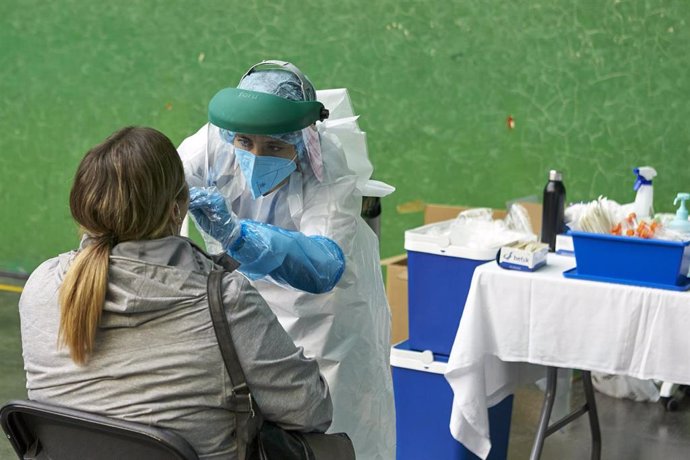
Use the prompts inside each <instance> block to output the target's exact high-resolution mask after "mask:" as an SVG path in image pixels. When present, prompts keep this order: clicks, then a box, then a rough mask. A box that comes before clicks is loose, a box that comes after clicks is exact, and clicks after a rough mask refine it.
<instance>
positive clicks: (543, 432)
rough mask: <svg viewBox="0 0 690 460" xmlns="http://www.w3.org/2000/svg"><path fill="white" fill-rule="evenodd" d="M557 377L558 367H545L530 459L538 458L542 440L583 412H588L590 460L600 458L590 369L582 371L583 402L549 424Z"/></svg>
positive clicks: (599, 439) (595, 405)
mask: <svg viewBox="0 0 690 460" xmlns="http://www.w3.org/2000/svg"><path fill="white" fill-rule="evenodd" d="M557 377H558V369H557V368H555V367H548V366H547V368H546V392H545V393H544V405H543V406H542V408H541V416H540V418H539V428H538V429H537V434H536V436H535V438H534V445H533V446H532V453H531V455H530V457H529V458H530V460H539V459H540V458H541V452H542V449H543V448H544V441H545V440H546V437H547V436H550V435H552V434H553V433H555V432H556V431H558V430H560V429H561V428H563V427H564V426H566V425H567V424H569V423H570V422H572V421H573V420H575V419H576V418H578V417H579V416H581V415H583V414H584V413H585V412H588V413H589V431H590V433H591V434H592V460H599V459H600V458H601V430H600V429H599V417H598V414H597V402H596V400H595V399H594V387H593V386H592V373H591V372H590V371H582V385H583V386H584V390H585V400H586V402H585V404H584V405H583V406H582V407H580V408H579V409H576V410H575V411H573V412H571V413H570V414H568V415H566V416H565V417H563V418H562V419H560V420H558V421H557V422H555V423H553V424H552V425H549V420H550V418H551V410H552V409H553V403H554V401H555V399H556V381H557Z"/></svg>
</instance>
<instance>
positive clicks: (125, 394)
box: [19, 237, 332, 459]
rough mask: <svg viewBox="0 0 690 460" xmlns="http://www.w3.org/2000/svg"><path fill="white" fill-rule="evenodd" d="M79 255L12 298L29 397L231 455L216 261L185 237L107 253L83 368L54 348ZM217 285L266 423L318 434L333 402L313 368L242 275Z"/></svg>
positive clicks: (203, 451) (214, 455)
mask: <svg viewBox="0 0 690 460" xmlns="http://www.w3.org/2000/svg"><path fill="white" fill-rule="evenodd" d="M75 255H76V252H75V251H73V252H70V253H66V254H62V255H60V256H58V257H56V258H53V259H50V260H48V261H46V262H44V263H43V264H42V265H41V266H39V267H38V268H37V269H36V270H35V271H34V272H33V273H32V275H31V277H30V278H29V281H28V282H27V284H26V286H25V288H24V292H23V294H22V297H21V300H20V302H19V312H20V317H21V330H22V331H21V332H22V346H23V355H24V368H25V370H26V379H27V390H28V395H29V398H30V399H33V400H36V401H42V402H48V403H53V404H58V405H64V406H69V407H72V408H75V409H80V410H85V411H88V412H93V413H97V414H103V415H108V416H113V417H117V418H121V419H125V420H130V421H134V422H139V423H145V424H150V425H156V426H160V427H165V428H169V429H172V430H174V431H176V432H178V433H179V434H181V435H182V436H183V437H184V438H186V439H187V440H188V441H189V442H190V443H191V444H192V446H193V447H194V448H195V449H196V451H197V453H198V454H199V455H200V458H202V459H221V458H222V459H234V458H236V445H235V441H234V439H233V438H232V437H231V435H230V433H231V431H232V430H233V428H234V426H233V424H234V420H233V417H232V416H231V413H230V412H229V410H228V409H227V407H228V404H227V398H228V395H229V393H230V388H231V385H230V382H229V378H228V377H227V374H226V371H225V367H224V365H223V361H222V357H221V355H220V350H219V348H218V343H217V341H216V336H215V333H214V331H213V326H212V324H211V318H210V313H209V311H208V300H207V295H206V281H207V275H208V273H209V271H210V270H211V269H212V267H213V262H212V261H211V260H210V259H209V258H208V256H206V254H204V253H203V251H201V250H200V249H198V248H197V247H196V246H194V245H193V244H192V243H191V242H190V241H188V240H186V239H184V238H181V237H167V238H162V239H159V240H150V241H136V242H135V241H130V242H125V243H120V244H118V245H117V246H115V247H114V248H113V250H112V253H111V257H110V268H109V275H108V276H109V279H108V291H107V295H106V302H105V305H104V309H103V315H102V318H101V324H100V328H99V330H98V333H97V338H96V347H95V350H94V352H93V353H92V354H91V356H90V358H89V361H88V363H87V364H86V365H85V366H83V367H80V366H77V365H75V364H74V363H73V362H72V360H71V359H70V357H69V353H68V350H66V349H63V348H60V349H59V348H58V347H57V333H58V325H59V311H60V308H59V305H58V288H59V286H60V283H61V282H62V279H63V277H64V275H65V272H66V270H67V268H68V267H69V264H70V262H71V261H72V260H73V258H74V256H75ZM223 288H224V296H223V302H224V305H225V308H226V314H227V318H228V321H229V323H230V327H231V330H232V336H233V342H234V344H235V347H236V348H237V354H238V356H239V359H240V361H241V364H242V368H243V370H244V372H245V374H246V378H247V383H248V385H249V388H250V390H251V391H252V394H253V396H254V399H255V401H256V403H257V404H258V405H259V407H260V408H261V410H262V411H263V413H264V415H265V417H266V419H267V420H271V421H274V422H277V423H278V424H280V425H282V426H283V427H285V428H289V429H297V430H302V431H325V430H326V429H327V428H328V426H329V425H330V422H331V415H332V406H331V399H330V396H329V392H328V387H327V385H326V383H325V381H324V379H323V378H322V377H321V375H320V374H319V368H318V366H317V364H316V362H315V361H313V360H311V359H307V358H305V357H304V355H303V353H302V349H301V348H297V347H296V346H295V345H294V343H293V342H292V340H291V339H290V337H289V336H288V335H287V333H286V332H285V331H284V330H283V328H282V327H281V326H280V324H279V323H278V321H277V319H276V318H275V316H274V314H273V313H272V312H271V310H270V309H269V307H268V306H267V305H266V303H265V302H264V300H263V298H262V297H261V296H260V295H259V294H258V293H257V291H256V290H255V289H254V288H253V287H252V286H251V285H250V284H249V282H248V281H247V280H246V279H245V278H244V277H243V276H242V275H241V274H240V273H238V272H233V273H231V274H227V273H226V274H225V275H224V277H223Z"/></svg>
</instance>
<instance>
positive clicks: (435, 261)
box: [405, 221, 497, 355]
mask: <svg viewBox="0 0 690 460" xmlns="http://www.w3.org/2000/svg"><path fill="white" fill-rule="evenodd" d="M450 222H452V221H447V222H440V223H436V224H429V225H425V226H423V227H420V228H418V229H414V230H408V231H406V232H405V249H407V274H408V281H407V286H408V288H407V291H408V318H409V319H408V321H409V344H410V347H412V349H414V350H431V351H432V352H434V353H439V354H443V355H450V350H451V348H452V347H453V342H454V341H455V335H456V332H457V330H458V325H459V324H460V318H461V317H462V312H463V310H464V308H465V300H466V299H467V293H468V292H469V290H470V284H471V281H472V274H473V273H474V269H475V268H477V267H478V266H479V265H482V264H484V263H486V262H487V261H490V260H495V258H496V252H497V249H488V250H486V249H484V250H477V249H468V248H463V247H458V246H452V245H450V244H449V241H448V238H447V237H443V236H440V235H434V233H433V230H434V229H436V228H438V229H440V230H439V233H442V232H443V227H444V226H449V225H450ZM430 230H431V231H430Z"/></svg>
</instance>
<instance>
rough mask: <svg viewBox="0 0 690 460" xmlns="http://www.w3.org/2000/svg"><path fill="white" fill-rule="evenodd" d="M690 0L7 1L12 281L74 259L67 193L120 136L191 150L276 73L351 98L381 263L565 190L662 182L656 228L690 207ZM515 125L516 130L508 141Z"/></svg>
mask: <svg viewBox="0 0 690 460" xmlns="http://www.w3.org/2000/svg"><path fill="white" fill-rule="evenodd" d="M688 45H690V2H687V1H686V0H676V1H671V0H667V1H664V0H646V1H645V0H620V1H616V0H607V1H604V0H588V1H585V0H582V1H575V0H534V1H513V2H507V1H499V0H462V1H460V0H444V1H441V0H433V1H432V0H427V1H421V0H420V1H402V0H377V1H370V0H338V1H329V0H307V1H299V2H298V1H294V0H293V1H276V0H257V1H254V2H249V1H247V0H245V1H236V0H224V1H220V0H204V1H182V0H165V1H163V0H138V1H135V0H129V1H127V0H122V1H116V2H97V1H91V0H56V1H53V2H44V1H36V0H21V1H20V0H3V1H2V2H0V211H1V212H2V217H0V219H1V220H0V269H9V270H16V271H27V272H28V271H31V270H32V269H33V268H34V267H35V266H36V265H37V264H38V263H40V261H42V260H44V259H46V258H48V257H52V256H53V255H55V254H56V253H59V252H61V251H64V250H66V249H69V248H72V247H74V246H75V245H76V243H77V234H76V228H75V226H74V224H73V223H72V222H71V219H70V216H69V209H68V205H67V198H68V191H69V187H70V181H71V178H72V175H73V172H74V170H75V168H76V165H77V163H78V161H79V159H80V158H81V157H82V155H83V154H84V153H85V152H86V150H87V149H88V148H89V147H90V146H91V145H93V144H95V143H97V142H99V141H101V140H102V139H103V138H104V137H105V136H107V135H108V134H110V133H111V132H112V131H114V130H115V129H117V128H119V127H121V126H124V125H128V124H141V125H150V126H153V127H155V128H158V129H160V130H161V131H163V132H165V133H166V134H167V135H168V136H169V137H170V138H171V139H172V140H173V141H174V142H175V143H179V142H180V141H181V140H182V139H184V137H185V136H187V135H188V134H190V133H192V132H193V131H195V130H196V128H197V127H199V126H200V125H201V124H202V123H204V121H205V107H206V103H207V101H208V100H209V98H210V96H212V95H213V93H214V92H215V91H216V90H218V89H219V88H221V87H223V86H228V85H234V84H236V82H237V80H238V78H239V76H240V75H241V74H242V72H243V71H244V70H245V69H246V68H247V67H249V66H250V65H251V64H253V63H255V62H256V61H259V60H261V59H265V58H278V59H284V60H291V61H293V62H294V63H296V64H297V65H298V66H299V67H301V68H302V69H303V70H304V71H305V73H307V74H308V75H309V77H310V78H311V79H312V81H313V82H314V83H315V84H316V86H317V87H320V88H328V87H342V86H345V87H348V88H349V89H350V91H351V96H352V99H353V103H354V104H355V107H356V109H357V110H358V111H359V112H360V113H361V115H362V117H361V125H362V127H363V128H364V129H365V130H366V131H367V132H368V134H369V147H370V152H371V158H372V162H373V163H374V165H375V168H376V172H375V174H376V178H378V179H380V180H384V181H387V182H389V183H391V184H393V185H395V186H397V188H398V191H397V192H396V193H395V194H394V195H392V196H391V197H389V198H386V199H385V200H384V203H383V206H384V215H383V221H382V227H383V229H382V230H383V235H384V241H383V243H382V253H383V255H384V256H388V255H392V254H395V253H398V252H402V245H403V231H404V229H406V228H410V227H413V226H416V225H419V224H421V220H422V217H421V215H420V214H419V213H417V214H399V213H398V212H397V211H396V208H397V206H398V205H400V204H403V203H406V202H409V201H413V200H423V201H425V202H436V203H453V204H469V205H485V206H492V207H502V206H504V203H505V202H506V201H507V200H510V199H512V198H516V197H522V196H526V195H540V194H541V190H542V187H543V185H544V183H545V182H546V177H547V172H548V170H549V169H551V168H558V169H561V170H563V171H564V173H565V184H566V187H567V190H568V199H569V200H589V199H593V198H596V197H597V196H598V195H600V194H603V195H606V196H608V197H610V198H612V199H616V200H619V201H622V202H627V201H632V199H633V198H634V194H633V192H632V189H631V186H632V182H633V179H634V177H633V176H632V173H631V168H632V167H634V166H636V165H643V164H651V165H653V166H655V167H656V168H657V170H658V172H659V177H658V180H657V181H655V192H656V195H655V203H656V208H657V210H670V209H671V208H672V206H671V202H672V199H673V197H674V195H675V192H677V191H690V183H689V182H690V180H689V179H690V177H689V173H688V169H687V167H686V164H687V159H688V158H689V157H690V155H688V154H690V147H689V146H690V129H688V126H687V124H688V120H690V109H689V108H688V107H689V104H688V101H687V99H688V95H690V79H689V78H688V77H689V75H688V73H689V71H690V53H689V50H690V48H689V46H688ZM508 115H512V116H513V117H514V119H515V122H516V126H515V129H513V130H510V129H508V128H507V126H506V118H507V117H508Z"/></svg>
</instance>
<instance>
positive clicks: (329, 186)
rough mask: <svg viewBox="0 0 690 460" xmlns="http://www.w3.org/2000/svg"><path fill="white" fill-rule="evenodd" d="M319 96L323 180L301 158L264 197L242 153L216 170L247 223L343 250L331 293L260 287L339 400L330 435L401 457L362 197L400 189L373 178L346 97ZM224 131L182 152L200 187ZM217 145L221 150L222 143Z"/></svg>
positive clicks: (374, 252)
mask: <svg viewBox="0 0 690 460" xmlns="http://www.w3.org/2000/svg"><path fill="white" fill-rule="evenodd" d="M317 97H318V98H319V100H321V101H322V102H323V103H324V105H325V106H326V107H327V108H329V109H330V110H331V117H330V118H329V120H327V121H326V122H325V123H319V124H318V130H319V134H320V139H321V154H322V160H323V175H322V181H319V180H317V178H316V177H315V175H314V173H313V171H312V169H311V167H310V166H309V161H306V160H305V159H303V158H300V169H301V171H300V170H298V171H295V172H293V173H292V174H291V175H290V177H289V180H288V183H287V184H285V185H284V186H282V187H281V188H280V189H278V190H277V191H275V192H273V193H270V194H268V195H266V196H262V197H259V198H258V199H254V198H253V197H252V196H251V193H250V191H249V188H248V187H247V186H246V182H245V179H244V176H243V175H242V173H241V171H240V168H239V165H238V164H237V161H235V158H234V154H232V153H231V154H230V155H227V156H222V155H214V156H213V158H223V160H222V163H223V164H222V166H221V168H222V170H220V171H219V170H218V166H219V165H217V164H216V165H213V166H211V165H209V167H214V168H216V174H220V175H221V176H220V179H219V180H218V189H219V191H220V193H221V194H223V196H224V197H225V199H226V203H227V205H228V208H229V209H231V210H232V211H233V212H234V213H235V214H236V215H237V216H238V217H239V218H240V219H252V220H256V221H259V222H264V223H268V224H272V225H276V226H279V227H281V228H284V229H286V230H291V231H299V232H302V233H303V234H305V235H308V236H310V235H320V236H324V237H327V238H330V239H332V240H333V241H335V242H336V243H337V244H338V245H339V246H340V248H341V249H342V251H343V253H344V256H345V271H344V273H343V275H342V277H341V279H340V281H339V282H338V283H337V285H336V286H335V288H334V289H333V290H332V291H330V292H327V293H325V294H310V293H307V292H303V291H298V290H296V289H294V288H291V287H289V286H284V285H280V284H278V283H276V282H275V281H273V280H271V279H270V278H261V279H258V280H254V281H252V284H253V285H254V286H255V287H256V289H257V290H258V291H259V292H260V293H261V295H262V296H263V297H264V298H265V299H266V302H267V303H268V305H269V306H270V307H271V309H272V310H273V311H274V313H275V314H276V316H277V317H278V320H279V321H280V323H281V324H282V325H283V327H284V328H285V330H286V331H287V332H288V334H289V335H290V336H291V337H292V339H293V340H294V341H295V343H296V344H297V345H298V346H301V347H303V348H304V352H305V355H306V356H309V357H314V358H316V359H317V361H318V363H319V366H320V369H321V372H322V373H323V375H324V377H325V378H326V380H327V381H328V384H329V388H330V391H331V397H332V400H333V423H332V425H331V428H330V430H329V432H346V433H347V434H348V435H349V436H350V437H351V439H352V441H353V443H354V446H355V451H356V454H357V458H358V459H360V460H368V459H372V460H373V459H385V460H391V459H393V458H394V457H395V406H394V401H393V385H392V379H391V373H390V311H389V308H388V302H387V299H386V296H385V291H384V286H383V279H382V277H381V269H380V259H379V245H378V240H377V238H376V235H375V234H374V233H373V231H372V230H371V229H370V228H369V227H368V226H367V224H366V223H365V222H364V220H363V219H362V218H361V217H360V211H361V202H362V191H365V193H367V194H369V195H376V194H378V195H379V196H383V195H386V194H388V193H390V192H391V191H392V188H391V187H390V186H387V185H385V184H382V183H378V182H376V181H369V180H368V178H369V176H368V175H370V174H371V163H369V161H368V159H367V158H366V147H364V157H363V156H362V155H361V148H358V147H357V146H356V144H360V145H359V147H361V144H362V143H363V142H364V137H363V135H364V133H362V132H361V131H359V128H358V127H357V123H356V118H355V117H348V115H351V113H349V112H351V110H352V109H351V106H350V103H349V97H348V96H347V93H346V92H345V90H327V91H319V92H317ZM214 130H215V131H217V128H216V127H214V126H212V125H211V126H210V128H209V125H205V126H203V127H202V128H201V129H199V131H198V132H197V133H196V134H194V135H192V136H191V137H189V138H187V139H185V140H184V141H183V142H182V144H181V145H180V147H179V148H178V151H179V153H180V156H181V157H182V160H183V163H184V165H185V172H186V174H187V180H188V182H189V185H190V186H204V185H205V184H203V183H202V182H201V181H200V180H199V178H200V177H203V176H204V172H203V171H202V170H203V169H205V168H206V167H207V166H206V149H207V145H209V143H208V138H209V136H214V135H215V133H214ZM209 132H210V133H211V134H209ZM341 140H342V142H341ZM343 143H345V144H347V145H349V146H352V145H355V150H359V155H358V154H355V155H352V154H351V153H350V152H348V157H347V159H346V154H345V149H344V148H343ZM210 145H211V147H209V148H213V147H212V146H213V145H214V143H213V142H211V144H210ZM364 145H365V144H364ZM351 150H352V149H351ZM230 151H231V152H232V150H230ZM348 163H349V164H348ZM352 169H355V170H357V171H358V174H355V173H354V172H353V171H352ZM222 176H226V177H222ZM209 239H210V238H206V240H207V246H209V248H208V249H209V252H211V253H214V252H220V251H221V250H222V249H221V248H220V245H218V244H214V241H209ZM210 246H215V247H210ZM214 250H215V251H214Z"/></svg>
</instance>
